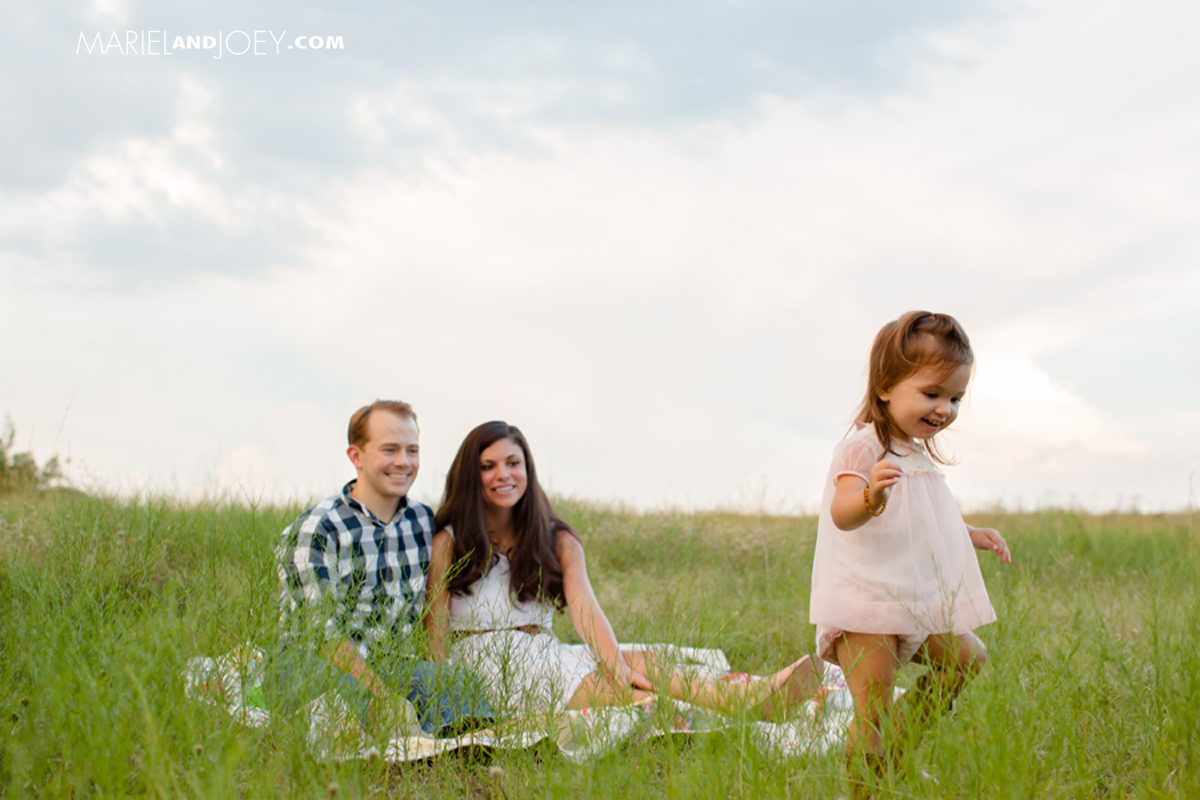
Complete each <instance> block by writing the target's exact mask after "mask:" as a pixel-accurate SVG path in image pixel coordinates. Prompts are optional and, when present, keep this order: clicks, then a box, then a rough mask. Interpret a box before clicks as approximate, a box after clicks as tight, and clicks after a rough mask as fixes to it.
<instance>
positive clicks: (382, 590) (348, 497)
mask: <svg viewBox="0 0 1200 800" xmlns="http://www.w3.org/2000/svg"><path fill="white" fill-rule="evenodd" d="M348 438H349V441H350V446H349V447H348V448H347V450H346V454H347V455H348V456H349V457H350V461H351V462H353V464H354V468H355V470H357V472H358V477H357V478H356V479H355V480H352V481H350V483H348V484H346V486H345V487H344V488H343V489H342V491H341V492H340V493H339V494H335V495H333V496H332V497H327V498H325V499H324V500H322V501H321V502H320V503H318V504H317V505H316V506H314V507H313V508H311V509H309V510H308V511H305V512H304V513H303V514H301V515H300V517H299V518H298V519H297V520H296V521H295V522H293V523H292V524H291V525H289V526H288V527H287V529H286V530H284V532H283V537H282V540H281V542H280V544H279V547H278V548H277V550H276V558H277V563H278V567H279V578H280V581H281V582H282V584H283V590H282V593H281V596H280V609H281V614H282V619H283V621H284V622H285V624H286V626H287V634H286V636H285V644H284V648H283V653H282V655H281V660H282V661H283V662H284V663H285V664H287V666H285V667H283V669H281V670H279V671H277V680H279V681H280V682H281V685H280V686H279V688H280V689H281V690H283V694H284V696H285V697H286V698H287V699H288V700H289V701H290V702H287V701H285V704H287V705H294V704H295V703H296V702H297V701H298V702H305V701H307V700H309V699H311V698H312V697H313V696H315V695H316V694H319V693H320V692H321V691H324V690H325V689H327V688H329V686H330V681H329V680H328V679H329V678H332V679H333V681H332V682H333V684H336V685H338V687H339V689H340V691H341V694H342V697H343V698H344V699H345V700H347V702H348V703H349V704H350V705H351V706H352V707H354V708H355V710H356V711H357V712H358V713H359V716H360V718H361V719H362V721H363V723H364V724H368V723H371V722H373V721H378V720H379V719H380V718H384V719H387V718H391V717H390V715H391V714H392V713H394V712H395V708H394V706H395V705H396V704H395V703H389V702H388V700H389V696H390V695H391V694H392V693H393V692H394V693H397V694H399V695H400V696H403V697H405V698H407V699H408V700H410V701H411V702H412V703H413V706H414V707H415V708H416V710H417V713H418V716H419V718H420V721H421V727H422V729H423V730H425V732H427V733H432V734H435V735H438V734H443V733H444V732H445V731H446V729H449V730H450V731H452V732H458V731H462V730H464V729H465V728H467V727H470V726H472V725H478V724H480V723H481V722H487V721H489V720H490V719H491V717H492V712H491V709H490V708H489V707H488V705H487V702H486V700H484V699H483V693H482V689H481V688H480V687H479V685H478V683H477V682H476V681H475V680H474V679H473V676H471V675H469V674H468V673H465V672H463V671H461V670H459V669H456V668H454V667H450V666H447V665H445V664H435V663H431V662H428V661H424V660H421V659H420V658H419V655H418V650H419V648H418V643H417V642H414V641H413V636H412V634H413V631H414V626H416V623H417V621H418V620H419V619H420V616H421V610H422V605H423V603H424V599H425V577H426V573H427V572H428V569H429V556H430V547H431V543H432V541H433V533H434V531H433V512H432V510H430V508H429V507H428V506H426V505H423V504H422V503H418V502H415V501H413V500H410V499H409V497H408V490H409V488H410V487H411V486H412V484H413V481H414V480H415V479H416V477H417V469H418V467H419V466H420V444H419V432H418V430H417V417H416V414H415V413H414V412H413V410H412V407H411V406H409V405H408V404H407V403H401V402H397V401H385V400H377V401H375V402H374V403H372V404H371V405H369V406H365V407H363V408H360V409H359V410H358V411H356V412H355V413H354V415H353V416H352V417H351V418H350V430H349V437H348ZM417 630H420V628H419V627H417ZM305 634H308V635H309V636H311V638H312V642H311V643H309V644H311V646H309V645H306V643H305V641H304V639H305ZM314 648H315V650H316V652H317V653H318V654H319V655H320V656H321V659H322V662H315V663H314V660H313V659H312V658H311V657H309V656H308V654H309V653H311V652H312V650H313V649H314ZM328 665H332V666H333V667H335V668H336V671H330V670H328V669H327V667H328ZM322 666H324V667H326V668H325V669H313V668H314V667H322ZM301 673H304V674H301ZM314 674H316V675H317V676H318V678H317V681H316V685H315V686H313V685H311V684H310V683H309V682H310V681H311V680H312V676H313V675H314ZM289 683H290V684H291V685H290V686H289V685H287V684H289Z"/></svg>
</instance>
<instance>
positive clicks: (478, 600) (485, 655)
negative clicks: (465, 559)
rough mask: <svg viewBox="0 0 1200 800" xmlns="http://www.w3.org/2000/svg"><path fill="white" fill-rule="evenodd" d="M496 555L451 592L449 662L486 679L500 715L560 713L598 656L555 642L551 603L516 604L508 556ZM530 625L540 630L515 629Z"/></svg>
mask: <svg viewBox="0 0 1200 800" xmlns="http://www.w3.org/2000/svg"><path fill="white" fill-rule="evenodd" d="M497 557H498V559H499V560H498V561H497V562H496V563H495V564H494V565H493V566H492V568H491V569H490V570H488V572H487V573H486V574H485V575H484V576H483V577H482V578H480V579H479V580H477V581H476V582H475V583H473V584H471V587H470V590H469V592H468V593H467V594H463V595H460V596H457V597H456V596H454V595H451V596H450V605H449V628H450V631H451V638H452V642H451V644H450V660H451V661H452V662H455V663H459V664H462V665H464V666H465V667H467V668H468V669H470V670H471V671H472V672H474V673H475V674H476V675H477V676H478V677H479V678H480V679H481V680H482V681H483V682H484V684H485V687H486V690H487V693H488V700H489V701H490V702H491V704H492V709H493V710H494V711H495V712H496V713H497V714H499V715H505V716H510V717H511V716H522V715H527V714H538V713H541V714H544V713H547V712H556V711H562V710H563V709H565V708H566V706H567V703H568V702H569V701H570V699H571V697H572V695H574V694H575V691H576V690H577V689H578V688H579V684H580V683H581V682H582V681H583V679H584V678H585V677H587V676H588V675H589V674H591V673H592V672H595V671H596V657H595V655H594V654H593V653H592V649H591V648H590V647H588V646H587V645H583V644H564V643H562V642H560V641H559V640H558V638H557V637H556V636H555V635H554V633H553V624H554V606H553V605H551V604H549V603H544V602H538V601H532V602H528V603H518V602H516V598H515V597H514V596H513V594H512V592H511V591H509V563H508V559H507V558H505V557H504V556H503V555H499V556H497ZM531 626H537V628H538V629H539V632H537V633H526V632H525V631H521V630H516V629H517V628H520V627H526V628H529V627H531ZM466 631H477V633H472V634H471V635H464V634H463V633H462V632H466Z"/></svg>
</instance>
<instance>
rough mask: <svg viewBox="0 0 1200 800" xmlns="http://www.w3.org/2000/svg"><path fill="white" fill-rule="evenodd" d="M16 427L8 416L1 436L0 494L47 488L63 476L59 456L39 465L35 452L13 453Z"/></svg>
mask: <svg viewBox="0 0 1200 800" xmlns="http://www.w3.org/2000/svg"><path fill="white" fill-rule="evenodd" d="M14 438H16V429H15V428H13V423H12V418H11V417H6V418H5V422H4V435H3V436H0V494H7V493H9V492H19V491H22V490H28V489H47V488H49V487H50V484H51V482H53V481H54V480H55V479H57V478H61V477H62V476H63V473H62V466H61V465H60V464H59V463H58V456H52V457H51V458H50V460H48V461H47V462H46V463H44V464H42V466H40V467H39V466H38V464H37V461H36V460H35V459H34V457H33V453H12V454H11V455H10V454H9V451H10V450H12V445H13V439H14Z"/></svg>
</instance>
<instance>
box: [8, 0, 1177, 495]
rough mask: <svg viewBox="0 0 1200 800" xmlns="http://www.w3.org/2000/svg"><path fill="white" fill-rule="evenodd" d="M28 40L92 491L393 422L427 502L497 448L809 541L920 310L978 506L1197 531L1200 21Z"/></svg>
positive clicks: (49, 412)
mask: <svg viewBox="0 0 1200 800" xmlns="http://www.w3.org/2000/svg"><path fill="white" fill-rule="evenodd" d="M5 9H6V13H5V15H4V16H5V25H4V26H2V27H0V67H2V74H3V79H2V80H0V93H2V96H0V115H2V118H3V131H4V133H3V142H4V145H5V146H4V147H3V148H0V302H2V306H0V308H2V313H0V359H2V362H0V363H2V364H3V369H2V370H0V414H8V415H10V416H11V418H12V421H13V423H14V425H15V428H16V432H17V439H16V448H17V449H20V450H26V449H29V450H32V451H33V452H34V453H35V454H36V455H37V456H38V457H39V458H46V457H49V456H50V455H51V454H54V453H57V454H59V455H60V456H62V457H64V458H67V457H69V459H70V477H71V480H72V481H73V482H74V483H76V484H77V485H80V486H84V487H89V488H101V489H106V490H109V491H118V492H125V493H130V492H139V491H153V492H167V493H171V494H175V495H178V496H181V497H190V498H195V497H201V496H206V495H207V496H211V495H215V494H221V493H233V494H236V495H240V496H250V497H258V498H266V499H273V500H285V499H292V498H297V497H300V498H307V497H310V496H314V495H323V494H327V493H329V492H330V491H331V490H333V489H335V488H336V487H338V486H340V484H341V483H342V482H343V481H344V480H346V479H347V478H349V477H351V476H352V470H351V468H350V467H349V463H348V462H347V461H346V458H345V455H344V449H345V439H344V436H345V422H346V419H347V418H348V416H349V414H350V413H351V412H352V411H353V410H354V409H355V408H356V407H358V406H359V405H362V404H363V403H365V402H369V401H370V400H373V399H375V398H377V397H398V398H402V399H406V400H408V401H410V402H412V403H413V404H414V405H415V406H416V408H417V410H418V412H419V414H420V419H421V426H422V436H423V450H424V456H423V466H422V475H421V478H420V479H419V481H418V485H417V488H416V490H415V494H416V495H417V496H418V497H421V498H423V499H426V500H429V501H432V500H435V499H436V498H437V496H438V495H439V494H440V488H441V487H440V484H441V481H442V479H443V478H444V476H445V470H446V468H447V467H448V465H449V463H450V460H451V458H452V457H453V454H454V450H455V448H456V447H457V445H458V442H459V441H461V439H462V437H463V435H465V433H466V432H467V431H468V430H469V429H470V428H471V427H472V426H474V425H475V424H477V423H480V422H483V421H485V420H489V419H494V418H503V419H506V420H508V421H510V422H512V423H514V424H517V425H519V426H520V427H522V428H523V429H524V430H525V432H526V434H527V435H528V436H529V438H530V440H531V443H532V445H533V447H534V448H535V455H536V456H537V458H538V462H539V469H540V471H541V472H542V474H543V476H544V478H545V479H546V481H547V483H548V484H549V485H550V487H551V488H552V489H553V490H554V491H557V492H559V493H563V494H570V495H575V496H580V497H585V498H593V499H597V500H604V501H620V502H623V503H626V504H629V505H633V506H637V507H641V508H658V507H664V506H678V507H687V508H708V507H716V506H723V507H737V508H744V509H765V510H771V511H797V510H806V509H808V510H810V509H812V508H813V507H814V505H815V503H816V502H817V500H818V498H819V496H820V492H821V484H822V481H823V480H824V476H825V471H826V469H827V467H828V462H829V456H830V452H831V450H832V448H833V447H834V445H835V444H836V443H837V441H838V439H839V438H840V437H841V436H842V435H843V434H844V432H845V430H846V427H847V423H848V422H849V420H850V418H851V416H852V413H853V409H854V406H855V404H856V403H857V402H858V400H859V397H860V395H861V392H862V390H863V372H864V365H865V360H866V355H867V349H868V346H869V343H870V340H871V338H872V336H873V335H874V333H875V331H876V330H877V329H878V328H879V326H880V325H882V324H883V323H884V322H886V321H887V320H889V319H893V318H895V317H896V316H897V315H898V314H900V313H902V312H904V311H906V310H909V309H913V308H927V309H931V310H936V311H944V312H948V313H952V314H954V315H955V316H957V317H958V318H959V320H960V321H961V322H962V323H963V324H964V325H965V327H966V329H967V331H968V333H969V334H970V335H971V337H972V340H973V342H974V344H975V348H976V353H977V364H978V368H977V373H976V382H975V384H974V385H973V387H972V390H971V396H970V399H969V404H968V406H967V408H966V409H965V411H964V413H963V415H962V416H961V417H960V420H959V423H958V424H957V426H956V428H957V430H955V431H952V432H951V433H950V434H948V437H949V442H948V444H949V445H950V448H949V449H951V450H952V451H954V452H955V453H957V455H958V458H959V461H960V463H959V465H958V466H957V467H955V468H954V469H953V471H952V472H951V473H950V481H951V485H952V487H953V488H954V489H955V491H956V493H957V495H958V496H959V498H960V500H961V501H962V503H963V504H964V506H966V507H968V508H970V507H979V506H984V505H988V504H992V503H997V502H999V503H1003V504H1004V505H1006V506H1008V507H1018V506H1020V507H1026V508H1029V507H1034V506H1039V505H1040V506H1045V505H1072V506H1084V507H1088V508H1092V509H1103V510H1106V509H1111V508H1114V507H1118V506H1119V507H1123V508H1128V507H1133V506H1136V507H1139V508H1142V509H1145V510H1161V509H1179V508H1183V507H1186V506H1187V504H1188V502H1189V485H1190V484H1189V480H1190V477H1191V476H1192V474H1193V472H1194V471H1196V470H1197V469H1198V468H1200V413H1197V407H1198V405H1200V403H1198V401H1197V398H1198V397H1200V348H1198V347H1197V345H1198V344H1200V104H1198V103H1197V100H1196V98H1197V97H1200V48H1197V47H1196V46H1195V40H1196V35H1197V33H1198V31H1200V5H1197V4H1196V3H1194V2H1188V0H1147V2H1145V3H1139V4H1131V3H1127V2H1116V1H1114V0H1086V2H1085V1H1084V0H1045V1H1044V2H1037V3H1020V2H1000V1H999V0H997V1H996V2H975V0H919V1H915V2H905V3H896V2H891V1H890V0H873V1H871V2H858V3H836V2H828V0H793V1H792V2H766V1H763V2H756V1H755V0H723V1H721V2H713V1H710V0H690V2H686V3H683V2H671V1H669V0H668V1H665V2H661V3H657V4H647V3H645V2H625V1H624V0H613V1H612V2H606V3H589V4H581V3H574V4H569V3H554V2H515V1H514V2H502V3H498V2H443V3H407V2H398V3H397V2H390V3H382V2H378V3H376V2H362V3H356V4H352V5H350V6H348V7H347V8H338V9H337V10H332V9H331V8H320V7H318V6H315V5H311V4H305V3H296V2H287V3H285V2H276V3H265V2H259V3H253V4H246V3H239V2H223V1H222V0H216V1H215V2H208V3H204V4H199V3H192V4H187V7H183V4H171V5H170V6H167V5H166V4H161V3H139V2H133V1H132V0H129V1H127V0H97V2H91V3H86V2H84V3H66V2H51V3H37V4H32V3H21V4H18V3H16V2H15V0H9V2H7V3H6V4H5ZM256 31H258V32H259V33H257V34H256V33H255V32H256ZM302 36H303V37H306V38H304V39H300V38H299V37H302ZM97 37H99V38H98V40H97ZM177 37H181V39H180V40H179V41H177V40H176V39H177ZM189 37H190V38H191V39H192V40H194V43H195V44H196V45H198V46H196V47H191V48H188V47H187V45H188V40H189ZM204 37H209V41H211V42H212V43H213V44H214V46H213V47H212V48H209V49H205V48H204V46H203V45H204V43H205V41H204ZM312 37H318V41H319V42H320V43H322V44H324V43H325V42H327V41H328V42H329V43H330V44H331V45H332V47H321V48H319V49H317V48H316V47H315V45H314V42H313V38H312ZM256 38H257V39H258V43H257V44H255V43H254V41H253V40H254V39H256ZM339 39H340V42H339V41H338V40H339ZM339 44H340V45H341V46H340V47H339V46H338V45H339ZM89 50H90V52H89ZM164 51H168V52H169V55H168V54H166V53H165V52H164ZM242 51H244V52H242ZM239 52H240V53H241V54H239ZM256 52H257V53H259V55H256V54H255V53H256ZM1195 494H1196V496H1197V500H1198V501H1200V476H1198V482H1197V488H1196V490H1195Z"/></svg>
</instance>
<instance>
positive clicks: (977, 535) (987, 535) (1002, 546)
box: [968, 528, 1012, 564]
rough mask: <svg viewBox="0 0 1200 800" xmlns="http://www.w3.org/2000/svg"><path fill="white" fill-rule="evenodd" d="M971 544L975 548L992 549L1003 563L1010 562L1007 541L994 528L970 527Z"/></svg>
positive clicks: (1010, 557) (1010, 556) (1010, 555)
mask: <svg viewBox="0 0 1200 800" xmlns="http://www.w3.org/2000/svg"><path fill="white" fill-rule="evenodd" d="M968 532H969V533H970V536H971V544H973V545H975V549H976V550H992V551H994V552H995V553H996V555H998V556H1000V560H1001V561H1002V562H1003V563H1005V564H1011V563H1012V554H1011V553H1009V552H1008V542H1006V541H1004V537H1003V536H1001V535H1000V531H998V530H996V529H995V528H970V529H969V531H968Z"/></svg>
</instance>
